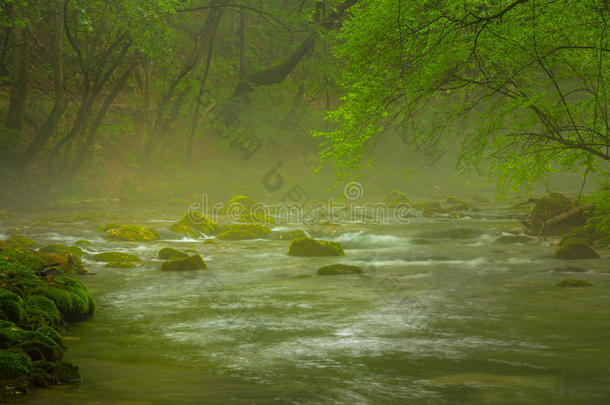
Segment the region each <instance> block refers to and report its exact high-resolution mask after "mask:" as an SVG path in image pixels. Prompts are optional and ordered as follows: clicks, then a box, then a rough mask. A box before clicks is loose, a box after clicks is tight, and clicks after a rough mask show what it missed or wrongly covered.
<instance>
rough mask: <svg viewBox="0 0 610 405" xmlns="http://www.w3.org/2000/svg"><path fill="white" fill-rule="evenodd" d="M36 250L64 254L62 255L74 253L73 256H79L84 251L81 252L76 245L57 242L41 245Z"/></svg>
mask: <svg viewBox="0 0 610 405" xmlns="http://www.w3.org/2000/svg"><path fill="white" fill-rule="evenodd" d="M38 250H39V251H41V252H43V253H54V254H57V255H64V256H68V255H74V256H78V257H81V256H83V255H84V254H85V252H83V251H82V250H81V248H79V247H78V246H65V245H60V244H58V243H53V244H51V245H46V246H43V247H41V248H40V249H38Z"/></svg>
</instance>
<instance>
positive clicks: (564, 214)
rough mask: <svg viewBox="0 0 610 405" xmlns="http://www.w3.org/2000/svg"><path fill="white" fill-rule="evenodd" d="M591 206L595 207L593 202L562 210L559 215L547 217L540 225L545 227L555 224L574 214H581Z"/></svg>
mask: <svg viewBox="0 0 610 405" xmlns="http://www.w3.org/2000/svg"><path fill="white" fill-rule="evenodd" d="M593 208H595V204H587V205H581V206H580V207H574V208H572V209H569V210H567V211H564V212H562V213H561V214H559V215H555V216H554V217H552V218H549V219H548V220H546V221H545V222H544V224H543V225H542V228H547V227H549V226H553V225H556V224H558V223H559V222H561V221H564V220H566V219H568V218H571V217H573V216H575V215H578V214H581V213H583V212H584V211H588V210H591V209H593Z"/></svg>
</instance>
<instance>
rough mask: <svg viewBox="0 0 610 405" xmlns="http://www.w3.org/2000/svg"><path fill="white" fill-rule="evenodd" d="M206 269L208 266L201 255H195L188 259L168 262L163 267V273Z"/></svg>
mask: <svg viewBox="0 0 610 405" xmlns="http://www.w3.org/2000/svg"><path fill="white" fill-rule="evenodd" d="M205 268H206V264H205V262H204V261H203V259H202V258H201V256H199V255H193V256H191V257H189V258H187V259H176V260H168V261H166V262H165V263H163V265H162V266H161V270H163V271H188V270H202V269H205Z"/></svg>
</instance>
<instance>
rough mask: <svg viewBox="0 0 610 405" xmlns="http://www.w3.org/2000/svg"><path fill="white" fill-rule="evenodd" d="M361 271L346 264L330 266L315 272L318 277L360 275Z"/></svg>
mask: <svg viewBox="0 0 610 405" xmlns="http://www.w3.org/2000/svg"><path fill="white" fill-rule="evenodd" d="M361 273H362V269H361V268H360V267H358V266H349V265H347V264H331V265H328V266H324V267H320V268H319V269H318V271H317V274H318V276H337V275H341V274H361Z"/></svg>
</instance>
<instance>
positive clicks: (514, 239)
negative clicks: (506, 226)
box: [494, 235, 534, 244]
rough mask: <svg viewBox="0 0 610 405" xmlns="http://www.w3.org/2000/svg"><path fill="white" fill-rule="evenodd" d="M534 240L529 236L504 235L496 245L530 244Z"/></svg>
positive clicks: (498, 239)
mask: <svg viewBox="0 0 610 405" xmlns="http://www.w3.org/2000/svg"><path fill="white" fill-rule="evenodd" d="M533 240H534V238H531V237H529V236H527V235H502V236H500V237H498V238H496V239H495V240H494V242H496V243H503V244H512V243H528V242H531V241H533Z"/></svg>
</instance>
